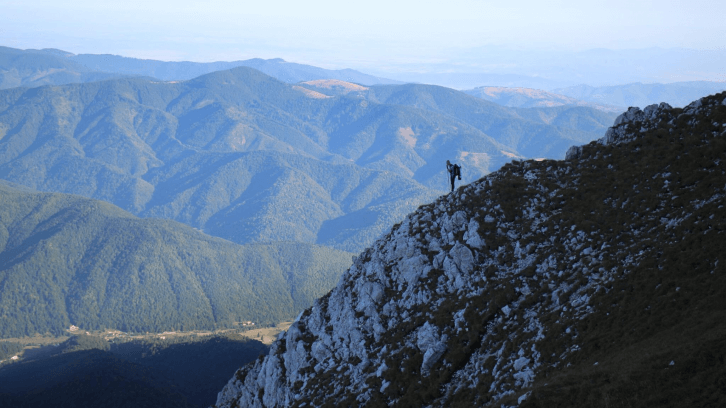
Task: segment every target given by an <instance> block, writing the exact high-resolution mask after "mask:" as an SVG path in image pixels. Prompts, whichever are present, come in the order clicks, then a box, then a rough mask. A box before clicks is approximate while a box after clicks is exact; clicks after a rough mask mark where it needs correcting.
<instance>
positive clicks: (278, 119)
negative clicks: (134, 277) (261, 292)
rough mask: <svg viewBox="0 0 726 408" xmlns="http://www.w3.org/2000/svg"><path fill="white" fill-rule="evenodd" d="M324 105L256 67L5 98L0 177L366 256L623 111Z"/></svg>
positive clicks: (243, 239) (257, 237)
mask: <svg viewBox="0 0 726 408" xmlns="http://www.w3.org/2000/svg"><path fill="white" fill-rule="evenodd" d="M370 89H371V90H370V91H367V92H369V95H368V96H367V97H366V98H367V99H366V98H360V97H357V96H337V97H333V98H317V97H311V96H310V94H309V92H306V91H308V90H307V89H305V88H302V87H299V86H293V85H289V84H286V83H283V82H280V81H278V80H276V79H274V78H272V77H269V76H267V75H264V74H263V73H261V72H259V71H256V70H254V69H251V68H244V67H241V68H235V69H232V70H229V71H222V72H216V73H213V74H209V75H205V76H202V77H198V78H195V79H193V80H190V81H184V82H179V83H168V82H165V83H160V82H157V81H150V80H143V79H121V80H109V81H102V82H95V83H89V84H74V85H65V86H60V87H41V88H33V89H25V88H14V89H10V90H3V91H0V178H3V179H5V180H9V181H11V182H14V183H17V184H22V185H25V186H28V187H31V188H34V189H37V190H42V191H56V192H63V193H71V194H80V195H84V196H86V197H91V198H95V199H100V200H104V201H108V202H111V203H113V204H115V205H118V206H119V207H121V208H123V209H124V210H127V211H130V212H132V213H133V214H135V215H139V216H143V217H162V218H168V219H173V220H176V221H180V222H183V223H186V224H188V225H190V226H193V227H195V228H199V229H201V230H203V231H204V232H206V233H208V234H211V235H215V236H219V237H222V238H225V239H228V240H231V241H234V242H237V243H241V244H243V243H250V242H269V241H282V240H294V241H300V242H308V243H317V244H323V245H328V246H333V247H336V248H338V249H342V250H346V251H351V252H355V251H359V250H361V249H362V248H364V247H365V246H367V245H369V244H370V243H371V242H372V241H373V240H374V239H375V238H377V237H378V236H380V234H382V233H383V232H384V231H385V230H386V229H387V228H389V227H390V225H392V224H393V223H395V222H398V221H400V220H401V219H402V218H403V217H404V216H405V214H407V213H409V212H411V211H413V210H414V209H415V208H416V207H417V206H418V205H420V204H421V203H423V202H428V201H430V200H432V199H433V198H434V197H436V196H438V195H439V194H441V193H442V192H443V191H446V190H447V189H448V186H447V177H446V174H445V168H444V163H445V162H446V160H447V159H451V160H453V161H455V162H458V163H460V164H462V165H463V166H464V172H463V179H464V181H467V180H475V179H476V178H479V177H481V176H482V175H484V174H486V173H488V172H490V171H492V170H495V169H497V168H499V166H501V165H502V164H503V163H505V162H507V161H508V160H510V158H511V157H519V156H525V157H558V156H559V157H562V156H564V152H565V150H566V148H567V147H568V146H570V145H571V144H572V143H573V142H575V141H577V142H579V143H583V142H586V141H589V140H592V139H594V138H595V137H596V135H598V134H601V133H602V131H604V130H605V129H606V126H605V123H606V122H607V123H610V121H611V120H612V117H610V116H607V115H604V114H601V113H599V112H597V111H594V110H588V109H586V108H582V109H583V110H582V111H577V112H576V111H572V110H569V111H567V112H559V111H553V110H547V109H545V110H532V111H530V110H522V111H513V110H512V109H509V108H505V107H501V106H498V105H496V104H493V103H490V102H487V101H483V100H480V99H477V98H474V97H471V96H468V95H465V94H463V93H461V92H457V91H453V90H449V89H446V88H441V87H434V86H422V85H412V86H402V87H397V86H381V87H378V86H377V87H371V88H370Z"/></svg>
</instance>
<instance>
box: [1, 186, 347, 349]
mask: <svg viewBox="0 0 726 408" xmlns="http://www.w3.org/2000/svg"><path fill="white" fill-rule="evenodd" d="M350 263H351V254H349V253H346V252H342V251H336V250H333V249H329V248H325V247H319V246H313V245H309V244H302V243H292V242H290V243H275V244H256V245H244V246H243V245H237V244H234V243H231V242H229V241H225V240H222V239H219V238H214V237H210V236H208V235H205V234H203V233H201V232H199V231H196V230H194V229H192V228H190V227H187V226H185V225H183V224H180V223H177V222H174V221H168V220H159V219H140V218H137V217H135V216H133V215H131V214H128V213H126V212H124V211H122V210H120V209H119V208H117V207H115V206H113V205H111V204H107V203H104V202H100V201H96V200H90V199H86V198H83V197H78V196H71V195H67V194H59V193H37V192H30V191H27V189H26V190H23V189H18V188H14V187H12V186H10V185H8V184H7V183H5V184H0V320H2V322H3V324H2V326H0V336H2V337H5V338H7V337H20V336H32V335H34V334H36V333H39V334H51V335H61V334H62V333H64V331H65V330H67V329H68V328H69V327H70V325H76V326H78V327H80V328H82V329H84V330H101V329H118V330H122V331H125V332H160V331H166V330H179V331H185V330H194V329H214V328H219V327H236V326H237V322H241V321H253V322H256V323H257V324H262V325H265V324H274V323H277V322H280V321H283V320H286V319H290V318H292V317H294V316H295V315H296V314H297V313H299V311H300V310H302V309H303V308H304V307H306V306H308V305H310V304H311V303H312V301H313V300H314V299H315V298H317V297H319V296H321V295H323V294H324V293H325V292H327V291H328V290H330V288H332V287H333V285H335V283H336V282H337V280H338V278H339V276H340V274H341V273H342V272H343V271H344V270H345V269H346V268H347V267H348V266H349V265H350Z"/></svg>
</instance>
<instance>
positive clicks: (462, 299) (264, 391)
mask: <svg viewBox="0 0 726 408" xmlns="http://www.w3.org/2000/svg"><path fill="white" fill-rule="evenodd" d="M724 161H726V93H722V94H719V95H715V96H712V97H708V98H703V99H701V100H699V101H696V102H694V103H692V104H690V105H689V106H687V107H686V108H685V109H674V108H671V107H670V106H668V105H666V104H661V105H659V106H655V105H653V106H649V107H647V108H645V110H643V111H641V110H639V109H637V108H632V109H630V110H629V111H628V112H626V113H625V114H623V115H621V116H620V117H618V119H617V120H616V121H615V125H614V126H613V127H612V128H610V129H609V130H608V131H607V133H606V135H605V137H603V138H602V139H601V140H599V141H596V142H592V143H590V144H588V145H585V146H581V147H576V148H572V149H571V150H570V151H569V152H568V155H567V160H564V161H552V160H544V161H539V162H538V161H515V162H512V163H511V164H508V165H506V166H504V167H503V168H502V169H501V170H499V171H496V172H494V173H492V174H490V175H488V176H486V177H484V178H482V179H481V180H478V181H476V182H474V183H471V184H468V185H466V186H463V187H460V188H459V189H457V190H456V191H455V192H454V193H452V194H449V195H447V196H445V197H442V198H440V199H438V200H436V201H434V202H433V203H431V204H428V205H424V206H421V207H420V208H419V209H418V210H416V211H415V212H413V213H412V214H410V215H409V216H408V217H406V219H405V220H404V221H403V222H402V223H400V224H398V225H396V226H394V227H393V229H392V230H391V231H390V233H389V234H388V235H387V236H385V237H384V238H381V239H380V240H377V241H376V242H375V243H374V245H373V246H371V247H370V248H369V249H367V250H366V251H364V252H363V253H362V254H361V255H360V256H359V257H357V259H356V260H355V262H354V264H353V266H352V267H351V268H350V269H349V270H348V271H347V272H346V273H345V274H344V276H343V277H342V278H341V280H340V282H339V283H338V285H337V286H336V287H335V288H334V289H333V290H332V291H331V292H330V293H328V294H327V295H325V296H324V297H322V298H320V299H318V300H317V301H316V302H315V303H314V305H313V306H312V307H311V308H309V309H307V310H305V312H304V313H302V314H301V316H300V317H299V318H298V319H297V321H296V322H295V323H294V324H293V325H292V326H291V327H290V329H289V330H288V331H287V332H286V333H284V334H282V335H281V336H280V338H279V339H278V340H277V341H276V342H275V343H274V344H273V345H272V347H271V349H270V352H269V354H268V355H267V356H265V357H264V358H260V359H259V360H257V361H256V362H255V363H254V364H250V365H247V366H245V367H243V368H241V369H240V370H239V371H238V372H237V373H236V374H235V376H234V377H233V378H232V379H231V380H230V382H229V383H228V385H227V386H226V387H225V388H224V389H223V390H222V392H220V394H219V396H218V400H217V404H216V407H217V408H222V407H238V406H239V407H263V406H264V407H279V406H296V407H302V406H306V407H310V406H417V407H418V406H497V407H499V406H516V405H520V406H530V407H550V406H573V407H574V406H577V407H580V406H593V407H597V406H602V407H607V406H634V407H635V406H637V407H647V406H659V407H662V406H673V407H676V406H719V405H722V404H724V403H726V392H725V391H724V389H725V388H724V387H723V384H724V381H726V365H724V364H723V362H724V361H725V359H726V344H725V343H724V341H723V339H724V338H726V324H725V323H724V322H726V319H724V318H725V317H726V293H725V289H726V268H725V263H726V260H725V259H724V248H726V208H724V205H726V200H725V199H724V198H725V197H726V170H724V169H725V168H724Z"/></svg>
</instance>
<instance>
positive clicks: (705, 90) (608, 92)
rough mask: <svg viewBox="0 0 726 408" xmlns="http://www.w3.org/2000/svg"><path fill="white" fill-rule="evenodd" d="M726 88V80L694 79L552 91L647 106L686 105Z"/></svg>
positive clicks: (607, 102)
mask: <svg viewBox="0 0 726 408" xmlns="http://www.w3.org/2000/svg"><path fill="white" fill-rule="evenodd" d="M724 90H726V82H707V81H694V82H676V83H671V84H642V83H633V84H626V85H616V86H599V87H593V86H588V85H578V86H571V87H567V88H558V89H554V90H553V91H552V92H554V93H557V94H561V95H565V96H569V97H571V98H576V99H580V100H583V101H587V102H591V103H594V104H605V105H614V106H620V107H623V108H626V107H630V106H637V107H641V108H644V107H646V106H648V105H652V104H658V103H661V102H666V103H668V104H670V105H672V106H676V107H683V106H686V105H687V104H689V103H690V102H691V101H693V100H696V99H699V98H702V97H704V96H708V95H713V94H716V93H719V92H721V91H724Z"/></svg>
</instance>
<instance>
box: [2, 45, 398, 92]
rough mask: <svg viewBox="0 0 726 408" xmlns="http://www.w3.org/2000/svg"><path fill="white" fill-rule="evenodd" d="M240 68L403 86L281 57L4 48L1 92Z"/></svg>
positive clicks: (289, 77)
mask: <svg viewBox="0 0 726 408" xmlns="http://www.w3.org/2000/svg"><path fill="white" fill-rule="evenodd" d="M235 67H250V68H255V69H257V70H259V71H261V72H264V73H266V74H267V75H270V76H272V77H275V78H277V79H279V80H280V81H283V82H287V83H297V82H302V81H312V80H319V79H338V80H343V81H348V82H355V83H358V84H363V85H379V84H396V83H399V84H400V83H402V82H400V81H394V80H391V79H386V78H380V77H375V76H373V75H367V74H364V73H361V72H358V71H356V70H353V69H339V70H329V69H324V68H318V67H314V66H311V65H304V64H297V63H293V62H287V61H285V60H282V59H280V58H276V59H268V60H264V59H260V58H254V59H250V60H244V61H230V62H209V63H200V62H188V61H181V62H166V61H155V60H142V59H137V58H128V57H122V56H118V55H108V54H105V55H98V54H79V55H75V54H72V53H70V52H66V51H62V50H56V49H43V50H19V49H15V48H8V47H0V89H7V88H14V87H18V86H26V87H35V86H42V85H63V84H69V83H85V82H93V81H98V80H102V79H109V78H118V77H125V76H131V77H149V78H157V79H159V80H163V81H183V80H188V79H192V78H196V77H198V76H200V75H204V74H209V73H212V72H215V71H223V70H227V69H231V68H235Z"/></svg>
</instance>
